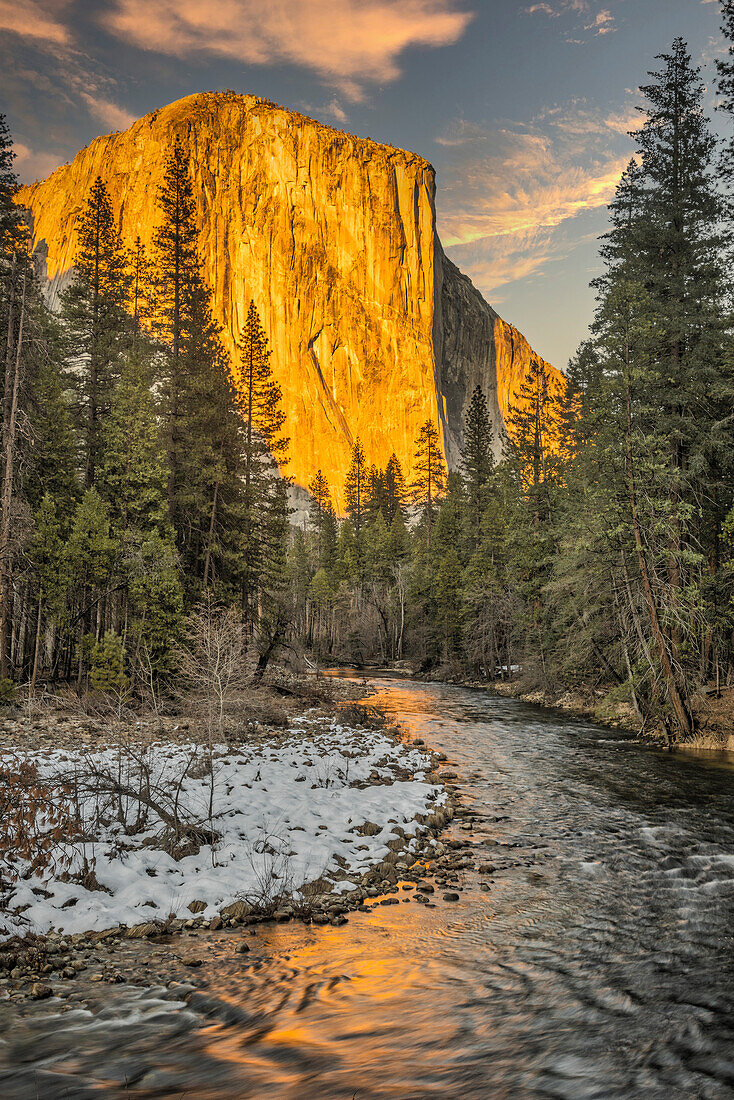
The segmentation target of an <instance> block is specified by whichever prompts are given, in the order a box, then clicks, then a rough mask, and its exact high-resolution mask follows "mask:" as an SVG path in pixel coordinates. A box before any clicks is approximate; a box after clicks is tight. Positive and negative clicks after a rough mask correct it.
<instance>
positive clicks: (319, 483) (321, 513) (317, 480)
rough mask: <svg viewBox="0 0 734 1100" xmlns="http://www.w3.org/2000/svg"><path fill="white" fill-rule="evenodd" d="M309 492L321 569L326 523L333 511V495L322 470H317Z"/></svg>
mask: <svg viewBox="0 0 734 1100" xmlns="http://www.w3.org/2000/svg"><path fill="white" fill-rule="evenodd" d="M308 491H309V493H310V494H311V505H310V518H311V526H312V527H313V530H314V531H315V532H316V560H317V561H318V563H319V567H321V566H322V565H323V560H322V534H323V530H324V521H325V518H326V515H327V513H328V512H329V510H330V509H331V494H330V492H329V483H328V481H327V480H326V478H325V477H324V475H323V474H322V472H321V470H317V471H316V474H315V475H314V476H313V477H312V478H311V481H310V482H309V485H308Z"/></svg>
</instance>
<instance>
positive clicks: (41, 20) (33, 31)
mask: <svg viewBox="0 0 734 1100" xmlns="http://www.w3.org/2000/svg"><path fill="white" fill-rule="evenodd" d="M59 6H63V5H53V4H51V5H49V4H48V3H46V4H44V3H36V2H35V0H0V31H9V32H11V33H12V34H17V35H20V36H21V37H22V38H34V39H37V40H38V41H42V42H48V43H52V44H54V45H57V46H63V45H65V44H66V43H67V42H68V41H69V32H68V30H67V29H66V27H65V26H64V25H63V23H61V22H59V20H58V19H57V18H56V17H55V15H54V14H53V12H54V8H55V7H59ZM49 8H50V10H49Z"/></svg>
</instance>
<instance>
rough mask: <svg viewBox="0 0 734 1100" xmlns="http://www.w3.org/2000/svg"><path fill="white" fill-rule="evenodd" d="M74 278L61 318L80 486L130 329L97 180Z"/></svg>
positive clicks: (88, 475) (111, 226) (108, 213)
mask: <svg viewBox="0 0 734 1100" xmlns="http://www.w3.org/2000/svg"><path fill="white" fill-rule="evenodd" d="M76 233H77V240H78V244H77V251H76V254H75V257H74V277H73V280H72V283H71V284H70V286H69V287H67V289H66V290H65V291H64V294H63V298H62V316H63V317H64V320H65V321H66V325H67V329H68V333H69V355H70V358H71V360H72V361H73V363H74V364H75V366H76V369H75V372H74V373H75V375H76V377H77V379H78V382H77V390H78V401H79V412H80V428H81V431H82V434H83V438H84V448H85V464H84V485H85V487H86V488H87V489H88V488H90V487H91V486H92V485H93V484H94V481H95V477H96V471H97V467H98V465H99V462H100V458H101V451H100V425H101V422H102V421H103V419H104V417H105V416H106V414H107V412H108V411H109V405H110V400H111V397H112V391H113V389H114V385H115V382H116V380H117V377H118V374H119V361H120V355H121V352H122V350H123V348H124V343H125V337H126V335H127V334H128V331H129V320H128V318H127V314H126V312H125V307H126V306H127V302H128V292H129V272H128V269H127V258H126V255H125V251H124V249H123V246H122V241H121V239H120V235H119V233H118V231H117V228H116V226H115V221H114V217H113V213H112V206H111V203H110V198H109V194H108V192H107V188H106V186H105V184H104V183H103V181H102V179H101V178H100V177H99V176H98V177H97V179H96V180H95V182H94V184H93V185H92V187H91V190H90V192H89V195H88V197H87V201H86V203H85V205H84V207H83V209H82V213H81V214H80V216H79V219H78V221H77V224H76Z"/></svg>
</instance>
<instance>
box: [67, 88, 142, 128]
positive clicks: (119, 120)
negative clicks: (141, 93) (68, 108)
mask: <svg viewBox="0 0 734 1100" xmlns="http://www.w3.org/2000/svg"><path fill="white" fill-rule="evenodd" d="M81 97H82V99H83V100H84V102H85V103H86V105H87V107H88V108H89V113H90V114H91V115H92V116H93V117H94V118H96V119H98V120H99V121H100V122H103V123H104V125H105V126H109V128H110V129H111V130H127V128H128V126H132V124H133V122H135V120H136V119H137V117H138V116H137V115H134V114H131V112H130V111H126V110H125V108H124V107H119V106H118V105H117V104H116V103H111V102H110V101H109V100H108V99H101V98H100V97H99V96H94V95H90V94H89V92H82V93H81Z"/></svg>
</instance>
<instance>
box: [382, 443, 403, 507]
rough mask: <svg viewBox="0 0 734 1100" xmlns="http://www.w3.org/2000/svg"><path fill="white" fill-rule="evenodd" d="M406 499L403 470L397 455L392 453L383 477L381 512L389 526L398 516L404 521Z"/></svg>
mask: <svg viewBox="0 0 734 1100" xmlns="http://www.w3.org/2000/svg"><path fill="white" fill-rule="evenodd" d="M406 499H407V491H406V488H405V478H404V477H403V470H402V467H401V465H400V462H399V460H398V457H397V455H396V454H395V452H394V451H393V453H392V454H391V455H390V458H389V460H388V463H387V466H386V467H385V473H384V476H383V512H384V515H385V522H386V523H388V524H391V523H392V522H393V520H394V519H395V516H396V515H398V514H399V515H400V516H401V517H402V518H403V519H405V502H406Z"/></svg>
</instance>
